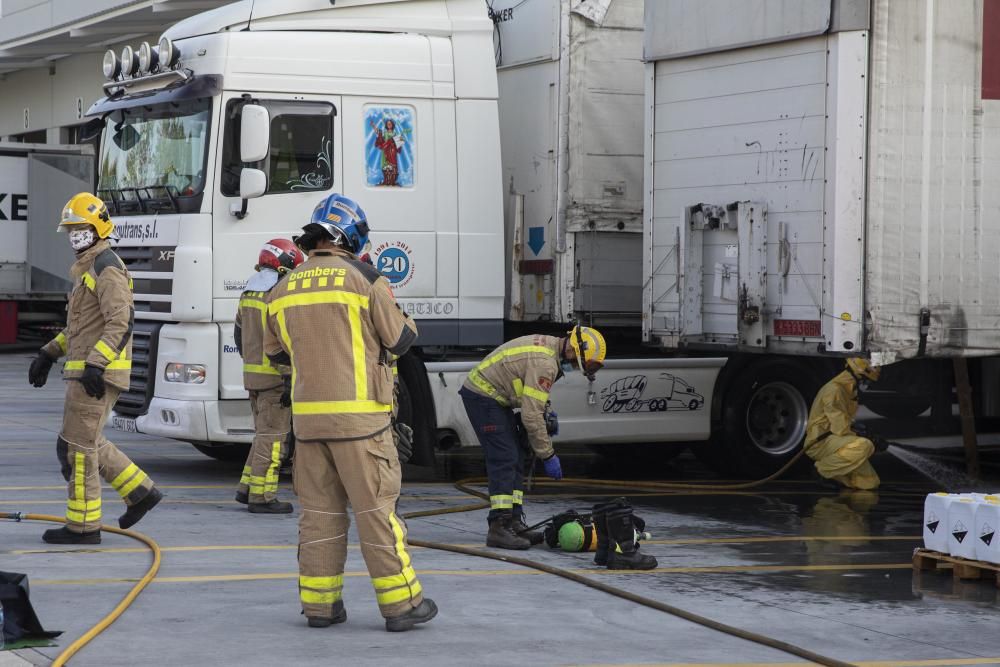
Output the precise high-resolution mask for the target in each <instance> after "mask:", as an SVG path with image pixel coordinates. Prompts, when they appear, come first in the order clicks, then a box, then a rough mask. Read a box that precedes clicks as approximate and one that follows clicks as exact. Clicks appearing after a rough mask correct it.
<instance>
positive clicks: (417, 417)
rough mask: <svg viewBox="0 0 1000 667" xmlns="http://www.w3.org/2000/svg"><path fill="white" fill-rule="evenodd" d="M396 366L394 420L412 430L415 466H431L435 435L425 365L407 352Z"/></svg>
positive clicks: (412, 460)
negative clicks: (396, 394)
mask: <svg viewBox="0 0 1000 667" xmlns="http://www.w3.org/2000/svg"><path fill="white" fill-rule="evenodd" d="M397 367H398V369H399V415H398V417H397V419H399V421H401V422H403V423H404V424H407V425H408V426H409V427H410V428H412V429H413V458H411V459H410V461H409V463H411V464H413V465H418V466H433V465H434V443H435V441H436V439H437V438H436V434H437V420H436V419H435V412H434V400H433V399H432V398H431V386H430V383H429V382H428V381H427V368H426V367H425V366H424V362H422V361H421V360H420V358H419V357H417V356H416V355H414V354H412V353H409V354H406V355H404V356H402V357H401V358H400V359H399V361H398V362H397Z"/></svg>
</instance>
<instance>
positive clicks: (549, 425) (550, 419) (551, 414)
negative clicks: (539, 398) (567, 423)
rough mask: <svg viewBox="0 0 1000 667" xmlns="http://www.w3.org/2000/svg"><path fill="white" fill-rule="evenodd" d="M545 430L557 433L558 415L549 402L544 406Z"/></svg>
mask: <svg viewBox="0 0 1000 667" xmlns="http://www.w3.org/2000/svg"><path fill="white" fill-rule="evenodd" d="M545 431H546V433H548V434H549V435H559V415H558V414H556V411H555V410H553V409H552V405H551V404H550V405H546V406H545Z"/></svg>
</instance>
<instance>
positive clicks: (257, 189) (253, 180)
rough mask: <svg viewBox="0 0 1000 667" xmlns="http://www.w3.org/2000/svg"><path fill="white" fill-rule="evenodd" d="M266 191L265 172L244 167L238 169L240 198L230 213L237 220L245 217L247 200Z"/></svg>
mask: <svg viewBox="0 0 1000 667" xmlns="http://www.w3.org/2000/svg"><path fill="white" fill-rule="evenodd" d="M265 192H267V174H265V173H264V172H263V171H261V170H260V169H253V168H251V167H244V168H243V169H242V170H241V171H240V199H241V200H242V201H241V202H240V204H239V205H238V206H239V208H236V206H237V205H236V204H234V205H233V209H232V213H233V215H235V216H236V218H237V219H238V220H242V219H243V218H245V217H247V200H248V199H256V198H257V197H260V196H262V195H263V194H264V193H265Z"/></svg>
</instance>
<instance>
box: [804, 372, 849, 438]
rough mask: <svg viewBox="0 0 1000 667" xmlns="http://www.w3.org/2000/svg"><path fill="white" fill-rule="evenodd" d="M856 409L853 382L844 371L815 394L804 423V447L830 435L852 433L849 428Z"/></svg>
mask: <svg viewBox="0 0 1000 667" xmlns="http://www.w3.org/2000/svg"><path fill="white" fill-rule="evenodd" d="M857 412H858V391H857V382H856V381H855V380H854V376H852V375H851V374H850V373H849V372H847V371H844V372H843V373H840V374H839V375H837V376H836V377H835V378H833V379H832V380H830V381H829V382H827V383H826V384H825V385H823V387H822V388H821V389H820V390H819V393H817V394H816V398H815V399H814V400H813V404H812V408H811V409H810V410H809V422H808V423H807V425H806V448H807V449H808V448H809V446H810V445H813V444H814V443H816V442H819V441H821V440H823V439H825V438H826V437H829V436H831V435H855V433H854V431H853V430H852V429H851V424H852V423H853V422H854V415H855V414H857Z"/></svg>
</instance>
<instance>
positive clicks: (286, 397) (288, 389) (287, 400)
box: [278, 375, 292, 408]
mask: <svg viewBox="0 0 1000 667" xmlns="http://www.w3.org/2000/svg"><path fill="white" fill-rule="evenodd" d="M283 379H284V381H285V391H283V392H281V398H280V399H278V400H279V402H280V403H281V407H283V408H290V407H292V378H291V376H290V375H285V376H284V378H283Z"/></svg>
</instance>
